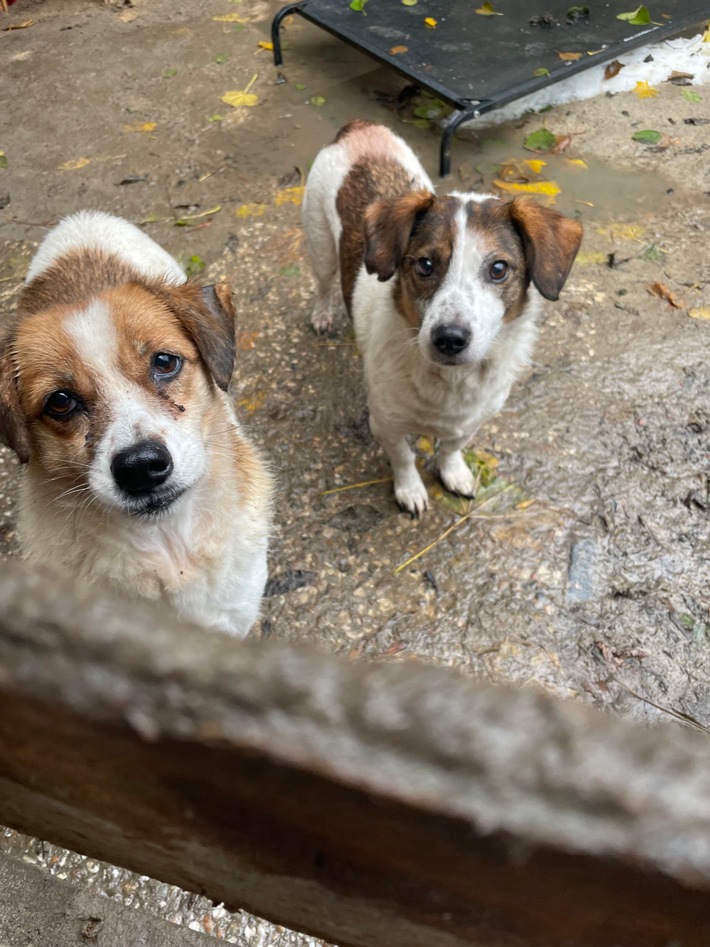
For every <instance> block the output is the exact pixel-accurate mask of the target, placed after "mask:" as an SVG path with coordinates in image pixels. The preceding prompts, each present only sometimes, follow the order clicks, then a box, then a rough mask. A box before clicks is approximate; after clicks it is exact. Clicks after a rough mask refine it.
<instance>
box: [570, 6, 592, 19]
mask: <svg viewBox="0 0 710 947" xmlns="http://www.w3.org/2000/svg"><path fill="white" fill-rule="evenodd" d="M588 19H589V7H570V8H569V10H568V11H567V22H568V23H578V22H580V21H582V22H584V21H585V20H588Z"/></svg>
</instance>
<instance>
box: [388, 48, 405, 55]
mask: <svg viewBox="0 0 710 947" xmlns="http://www.w3.org/2000/svg"><path fill="white" fill-rule="evenodd" d="M408 49H409V46H393V47H392V49H391V50H390V55H391V56H398V55H399V54H400V53H406V52H407V50H408Z"/></svg>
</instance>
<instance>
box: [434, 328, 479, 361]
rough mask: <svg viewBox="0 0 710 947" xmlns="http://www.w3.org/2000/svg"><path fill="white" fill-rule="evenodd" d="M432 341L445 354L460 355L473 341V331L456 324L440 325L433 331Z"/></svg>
mask: <svg viewBox="0 0 710 947" xmlns="http://www.w3.org/2000/svg"><path fill="white" fill-rule="evenodd" d="M431 341H432V344H433V346H434V348H436V349H438V350H439V351H440V352H441V353H442V354H443V355H458V354H459V353H460V352H463V350H464V349H465V348H466V346H467V345H468V343H469V342H470V341H471V331H470V330H469V329H467V328H465V326H459V325H455V324H451V325H440V326H437V327H436V328H435V329H434V330H433V332H432V333H431Z"/></svg>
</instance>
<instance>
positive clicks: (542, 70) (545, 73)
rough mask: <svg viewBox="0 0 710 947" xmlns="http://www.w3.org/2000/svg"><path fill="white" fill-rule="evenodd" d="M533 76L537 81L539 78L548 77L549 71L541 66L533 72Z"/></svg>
mask: <svg viewBox="0 0 710 947" xmlns="http://www.w3.org/2000/svg"><path fill="white" fill-rule="evenodd" d="M533 75H534V76H535V78H536V79H539V78H540V76H549V75H550V70H549V69H545V67H544V66H541V67H540V68H539V69H536V70H535V72H534V73H533Z"/></svg>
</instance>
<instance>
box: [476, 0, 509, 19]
mask: <svg viewBox="0 0 710 947" xmlns="http://www.w3.org/2000/svg"><path fill="white" fill-rule="evenodd" d="M476 13H478V15H479V16H503V14H502V13H498V12H497V11H496V10H494V9H493V4H492V3H491V2H490V0H486V2H485V3H482V4H481V6H480V7H477V8H476Z"/></svg>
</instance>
